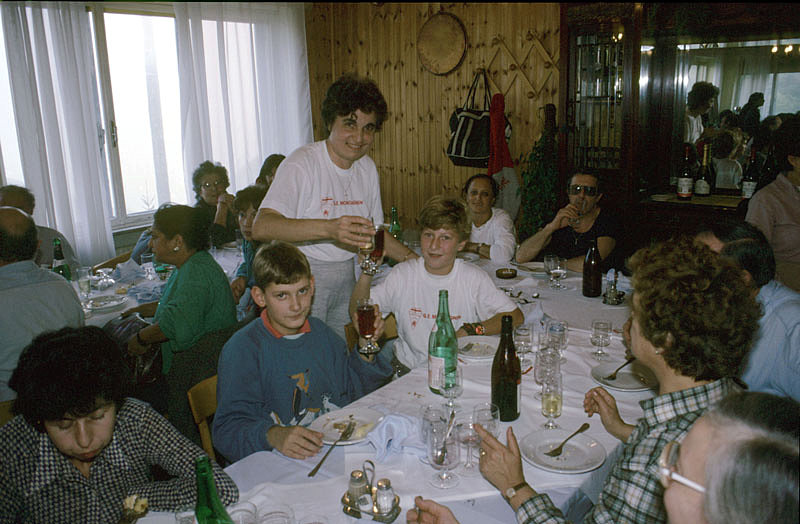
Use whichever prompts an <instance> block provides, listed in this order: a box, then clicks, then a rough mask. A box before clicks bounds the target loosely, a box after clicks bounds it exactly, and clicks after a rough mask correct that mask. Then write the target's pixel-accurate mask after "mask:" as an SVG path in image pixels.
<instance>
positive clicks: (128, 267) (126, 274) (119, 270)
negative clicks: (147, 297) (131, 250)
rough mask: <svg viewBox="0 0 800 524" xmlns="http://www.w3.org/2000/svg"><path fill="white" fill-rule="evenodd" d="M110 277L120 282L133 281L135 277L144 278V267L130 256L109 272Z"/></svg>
mask: <svg viewBox="0 0 800 524" xmlns="http://www.w3.org/2000/svg"><path fill="white" fill-rule="evenodd" d="M111 278H113V279H114V280H115V281H116V282H118V283H120V284H125V283H128V282H133V281H134V280H136V279H137V278H144V269H142V266H140V265H139V264H137V263H136V261H135V260H133V259H132V258H130V259H128V260H126V261H125V262H122V263H121V264H117V267H116V269H114V271H113V272H112V273H111Z"/></svg>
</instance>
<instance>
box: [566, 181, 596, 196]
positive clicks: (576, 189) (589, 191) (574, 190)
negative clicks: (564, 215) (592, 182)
mask: <svg viewBox="0 0 800 524" xmlns="http://www.w3.org/2000/svg"><path fill="white" fill-rule="evenodd" d="M581 191H583V192H584V194H586V196H590V197H593V196H597V188H596V187H595V186H579V185H574V184H573V185H571V186H569V194H570V195H577V194H578V193H580V192H581Z"/></svg>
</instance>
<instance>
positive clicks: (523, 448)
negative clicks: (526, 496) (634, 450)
mask: <svg viewBox="0 0 800 524" xmlns="http://www.w3.org/2000/svg"><path fill="white" fill-rule="evenodd" d="M569 434H570V432H569V431H566V430H563V429H542V430H539V431H534V432H533V433H530V434H529V435H527V436H525V437H524V438H523V439H522V440H521V441H520V443H519V449H520V452H521V453H522V456H523V457H524V458H525V460H526V461H527V462H528V463H530V464H532V465H534V466H536V467H537V468H541V469H543V470H545V471H552V472H554V473H572V474H577V473H586V472H587V471H592V470H593V469H597V468H599V467H600V466H602V465H603V462H605V460H606V450H605V448H604V447H603V445H602V444H600V442H598V441H596V440H595V439H593V438H592V437H590V436H588V435H585V434H579V435H575V436H574V437H572V438H571V439H570V440H569V442H567V443H566V444H564V448H563V451H562V452H561V455H559V456H557V457H551V456H549V455H547V454H546V453H547V452H548V451H551V450H553V449H555V448H556V447H558V446H559V444H561V443H562V442H563V441H564V439H565V438H567V437H568V436H569Z"/></svg>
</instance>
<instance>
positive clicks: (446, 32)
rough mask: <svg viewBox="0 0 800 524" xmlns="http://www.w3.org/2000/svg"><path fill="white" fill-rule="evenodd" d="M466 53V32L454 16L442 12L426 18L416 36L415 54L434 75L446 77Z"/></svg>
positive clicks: (459, 63)
mask: <svg viewBox="0 0 800 524" xmlns="http://www.w3.org/2000/svg"><path fill="white" fill-rule="evenodd" d="M466 52H467V31H466V29H464V24H462V23H461V20H459V19H458V18H457V17H456V16H455V15H451V14H450V13H445V12H444V11H442V12H439V13H436V14H435V15H433V16H431V17H430V18H428V20H427V21H426V22H425V24H423V26H422V29H420V31H419V35H417V54H418V55H419V60H420V62H422V65H423V67H425V69H427V70H428V71H430V72H431V73H433V74H434V75H446V74H447V73H449V72H451V71H453V70H455V69H456V68H458V66H459V65H461V61H462V60H463V59H464V55H465V54H466Z"/></svg>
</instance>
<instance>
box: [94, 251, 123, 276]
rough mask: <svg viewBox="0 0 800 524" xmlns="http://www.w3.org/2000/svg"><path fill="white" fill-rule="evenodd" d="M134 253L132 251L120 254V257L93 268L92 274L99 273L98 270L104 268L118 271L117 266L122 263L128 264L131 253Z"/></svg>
mask: <svg viewBox="0 0 800 524" xmlns="http://www.w3.org/2000/svg"><path fill="white" fill-rule="evenodd" d="M132 252H133V250H132V249H130V250H128V251H126V252H124V253H120V254H119V255H117V256H115V257H114V258H109V259H108V260H105V261H103V262H100V263H99V264H97V265H94V266H92V274H95V273H97V270H98V269H100V268H104V267H109V268H111V269H116V267H117V264H121V263H122V262H126V261H127V260H128V259H129V258H131V253H132Z"/></svg>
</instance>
